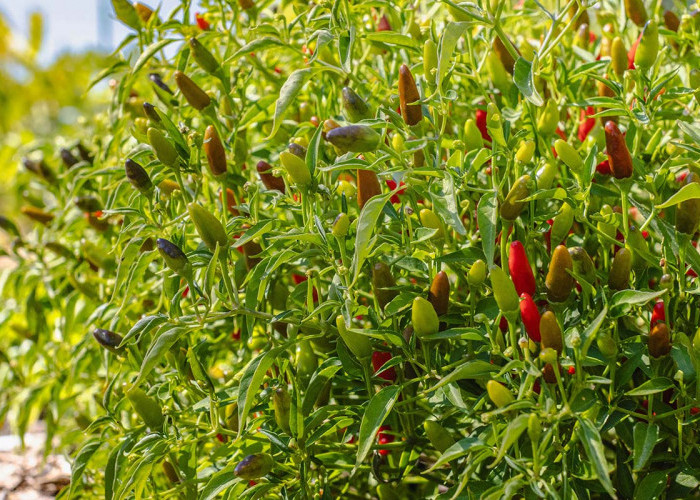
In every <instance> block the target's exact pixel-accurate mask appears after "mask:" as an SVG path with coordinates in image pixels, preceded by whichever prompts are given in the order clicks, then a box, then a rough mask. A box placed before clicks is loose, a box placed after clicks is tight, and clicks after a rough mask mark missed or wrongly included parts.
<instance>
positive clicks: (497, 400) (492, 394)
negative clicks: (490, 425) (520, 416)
mask: <svg viewBox="0 0 700 500" xmlns="http://www.w3.org/2000/svg"><path fill="white" fill-rule="evenodd" d="M486 392H488V394H489V399H491V402H492V403H493V404H494V405H496V408H503V407H504V406H506V405H508V404H510V403H512V402H513V401H515V398H514V397H513V393H512V392H510V391H509V390H508V389H507V388H506V387H505V386H504V385H503V384H500V383H498V382H496V381H495V380H489V381H488V382H486Z"/></svg>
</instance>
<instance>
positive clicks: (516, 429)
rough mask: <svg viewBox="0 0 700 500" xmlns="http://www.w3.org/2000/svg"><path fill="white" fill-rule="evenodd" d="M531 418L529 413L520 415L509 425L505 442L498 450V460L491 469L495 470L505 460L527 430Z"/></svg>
mask: <svg viewBox="0 0 700 500" xmlns="http://www.w3.org/2000/svg"><path fill="white" fill-rule="evenodd" d="M529 418H530V414H529V413H523V414H522V415H518V416H517V417H516V418H515V419H514V420H512V421H511V422H510V423H509V424H508V427H507V428H506V432H505V433H504V435H503V440H502V441H501V446H500V447H499V448H498V456H497V457H496V460H494V461H493V463H492V464H491V465H489V469H493V468H494V467H495V466H496V465H498V463H499V462H500V461H501V460H503V457H505V456H506V452H507V451H508V449H509V448H510V447H511V446H513V444H515V442H516V441H517V440H518V439H519V438H520V435H521V434H522V433H523V431H524V430H525V429H527V421H528V419H529Z"/></svg>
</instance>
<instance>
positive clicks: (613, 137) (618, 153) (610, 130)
mask: <svg viewBox="0 0 700 500" xmlns="http://www.w3.org/2000/svg"><path fill="white" fill-rule="evenodd" d="M605 145H606V147H607V151H608V160H609V162H610V169H611V170H612V173H613V175H614V176H615V178H616V179H626V178H627V177H632V172H633V166H632V157H631V156H630V152H629V149H627V144H626V143H625V137H624V136H623V135H622V132H620V129H619V128H618V127H617V124H616V123H615V122H613V121H608V122H607V123H606V124H605Z"/></svg>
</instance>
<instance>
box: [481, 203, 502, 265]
mask: <svg viewBox="0 0 700 500" xmlns="http://www.w3.org/2000/svg"><path fill="white" fill-rule="evenodd" d="M476 220H477V222H478V224H479V233H480V234H481V246H482V248H483V249H484V256H485V257H486V264H487V266H488V267H489V268H491V266H492V265H493V256H494V253H495V252H496V224H497V221H498V199H497V198H496V193H493V192H489V193H486V194H484V195H483V196H482V197H481V199H480V200H479V205H478V207H477V209H476Z"/></svg>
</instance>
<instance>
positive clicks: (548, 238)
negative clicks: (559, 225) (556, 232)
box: [544, 219, 554, 253]
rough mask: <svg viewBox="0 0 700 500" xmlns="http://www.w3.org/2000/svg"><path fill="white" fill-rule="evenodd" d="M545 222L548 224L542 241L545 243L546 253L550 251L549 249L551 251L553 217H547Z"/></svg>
mask: <svg viewBox="0 0 700 500" xmlns="http://www.w3.org/2000/svg"><path fill="white" fill-rule="evenodd" d="M547 224H549V229H548V230H547V232H546V233H544V242H545V243H546V244H547V253H551V251H552V224H554V219H549V220H548V221H547Z"/></svg>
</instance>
